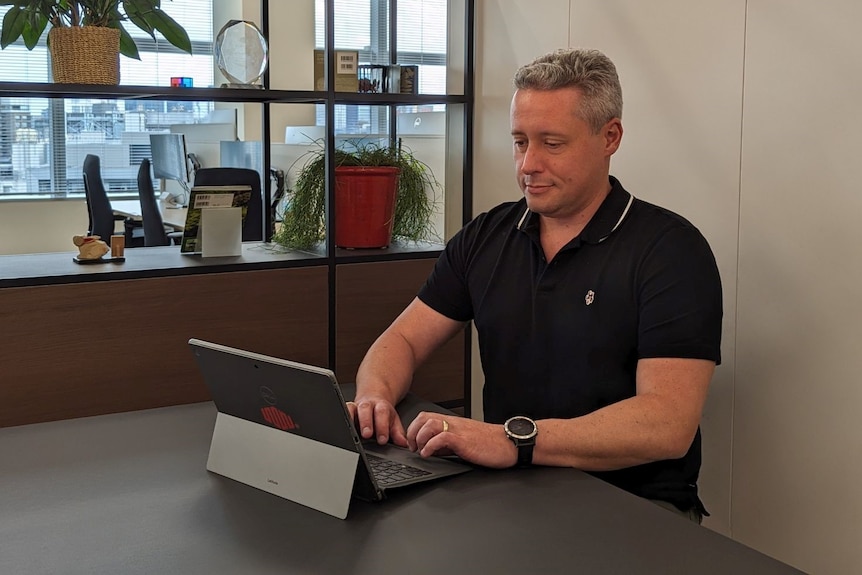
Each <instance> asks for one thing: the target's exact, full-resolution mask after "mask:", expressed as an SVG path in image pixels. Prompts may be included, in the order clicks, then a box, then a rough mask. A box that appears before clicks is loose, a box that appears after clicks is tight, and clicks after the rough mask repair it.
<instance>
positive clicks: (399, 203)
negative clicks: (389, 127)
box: [272, 141, 440, 249]
mask: <svg viewBox="0 0 862 575" xmlns="http://www.w3.org/2000/svg"><path fill="white" fill-rule="evenodd" d="M319 144H320V149H318V150H314V151H312V152H309V153H308V154H306V155H304V156H302V157H301V158H299V160H297V162H301V161H305V163H304V164H303V166H302V168H301V169H300V170H299V173H298V174H297V177H296V182H295V184H294V185H293V186H292V187H291V188H290V189H289V190H288V192H287V195H286V196H287V197H286V204H287V208H286V209H285V211H284V215H283V218H282V225H281V227H280V228H279V230H278V231H277V232H276V233H275V235H274V236H273V238H272V239H273V242H275V243H278V244H280V245H283V246H285V247H288V248H291V249H308V248H312V247H314V246H316V245H317V244H319V243H320V242H321V241H323V240H324V238H325V237H326V229H325V228H326V221H325V214H326V155H325V152H324V150H323V146H322V142H320V143H319ZM348 145H349V146H350V147H352V148H355V149H352V150H349V151H348V150H344V149H342V148H339V149H337V150H335V153H334V154H333V155H334V160H335V165H336V166H393V167H397V168H399V169H400V170H401V173H400V175H399V178H398V191H397V194H396V200H395V214H394V216H393V223H392V237H393V238H396V239H401V240H409V241H414V242H418V241H434V240H439V239H440V238H439V237H438V236H437V234H436V232H435V230H434V224H433V222H432V217H433V215H434V212H435V209H436V206H437V201H436V199H437V197H438V192H439V191H440V183H439V182H438V181H437V178H435V177H434V174H433V172H432V171H431V168H429V167H428V165H427V164H425V163H423V162H421V161H419V160H418V159H416V157H415V156H414V155H413V154H412V153H411V152H410V151H409V150H408V149H406V148H404V147H403V146H401V143H400V141H399V143H398V145H397V146H394V147H389V146H380V145H378V144H375V143H368V142H361V141H352V142H348ZM309 156H310V157H309ZM336 217H337V216H336Z"/></svg>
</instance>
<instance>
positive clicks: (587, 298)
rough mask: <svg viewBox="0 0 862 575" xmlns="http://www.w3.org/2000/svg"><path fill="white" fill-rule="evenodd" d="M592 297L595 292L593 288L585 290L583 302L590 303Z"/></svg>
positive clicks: (594, 296) (594, 297)
mask: <svg viewBox="0 0 862 575" xmlns="http://www.w3.org/2000/svg"><path fill="white" fill-rule="evenodd" d="M594 299H596V292H594V291H593V290H589V291H587V295H586V296H584V303H586V304H587V305H590V304H591V303H593V300H594Z"/></svg>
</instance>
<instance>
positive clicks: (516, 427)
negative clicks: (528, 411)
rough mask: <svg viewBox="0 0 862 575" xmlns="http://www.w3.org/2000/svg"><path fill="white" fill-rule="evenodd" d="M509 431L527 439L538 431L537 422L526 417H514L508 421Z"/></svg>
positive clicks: (507, 427)
mask: <svg viewBox="0 0 862 575" xmlns="http://www.w3.org/2000/svg"><path fill="white" fill-rule="evenodd" d="M506 429H507V430H508V432H509V433H510V434H512V435H514V436H516V437H518V438H523V439H527V438H529V437H530V436H532V435H535V433H536V424H535V423H534V422H533V420H531V419H528V418H526V417H520V416H519V417H513V418H511V419H509V420H508V421H507V422H506Z"/></svg>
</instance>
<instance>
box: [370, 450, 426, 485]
mask: <svg viewBox="0 0 862 575" xmlns="http://www.w3.org/2000/svg"><path fill="white" fill-rule="evenodd" d="M365 456H366V457H367V458H368V463H369V464H370V465H371V472H372V473H373V474H374V479H376V480H377V484H378V485H380V486H381V487H385V486H387V485H392V484H393V483H397V482H399V481H404V480H405V479H413V478H414V477H422V476H423V475H431V472H430V471H425V470H424V469H419V468H418V467H413V466H410V465H405V464H403V463H399V462H397V461H392V460H391V459H384V458H382V457H379V456H377V455H373V454H371V453H366V454H365Z"/></svg>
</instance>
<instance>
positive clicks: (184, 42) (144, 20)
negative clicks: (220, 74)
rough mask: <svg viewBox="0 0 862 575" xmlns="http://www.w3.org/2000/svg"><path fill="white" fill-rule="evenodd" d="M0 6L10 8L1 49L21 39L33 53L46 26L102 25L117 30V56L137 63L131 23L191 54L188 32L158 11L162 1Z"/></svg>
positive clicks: (71, 0)
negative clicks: (127, 29) (127, 27)
mask: <svg viewBox="0 0 862 575" xmlns="http://www.w3.org/2000/svg"><path fill="white" fill-rule="evenodd" d="M0 6H11V8H9V11H8V12H6V15H5V16H4V17H3V25H2V28H0V48H6V47H7V46H9V45H10V44H12V43H13V42H15V41H16V40H18V38H22V39H23V40H24V45H25V46H26V47H27V49H28V50H32V49H33V48H34V47H35V46H36V44H38V42H39V38H40V37H41V36H42V33H43V32H44V31H45V29H46V28H47V27H48V25H49V24H50V25H51V26H52V27H54V28H60V27H64V26H102V27H107V28H116V29H118V30H119V31H120V54H123V55H124V56H128V57H129V58H135V59H137V60H140V59H141V57H140V54H139V53H138V46H137V44H135V41H134V40H133V39H132V36H131V35H130V34H129V33H128V32H127V31H126V29H125V27H124V24H123V23H124V22H131V23H132V24H134V25H135V26H137V27H138V28H140V29H141V30H143V31H144V32H146V33H147V34H149V36H150V37H151V38H152V39H153V40H155V39H156V35H155V33H156V32H159V33H160V34H161V35H162V36H164V38H165V40H167V41H168V42H170V43H171V44H172V45H174V46H176V47H177V48H179V49H180V50H182V51H183V52H187V53H189V54H191V53H192V43H191V40H190V39H189V35H188V33H186V31H185V30H184V29H183V27H182V26H180V25H179V24H178V23H177V21H176V20H174V19H173V18H171V17H170V16H168V14H166V13H165V12H164V10H162V9H161V0H0Z"/></svg>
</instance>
